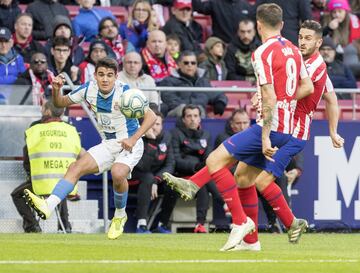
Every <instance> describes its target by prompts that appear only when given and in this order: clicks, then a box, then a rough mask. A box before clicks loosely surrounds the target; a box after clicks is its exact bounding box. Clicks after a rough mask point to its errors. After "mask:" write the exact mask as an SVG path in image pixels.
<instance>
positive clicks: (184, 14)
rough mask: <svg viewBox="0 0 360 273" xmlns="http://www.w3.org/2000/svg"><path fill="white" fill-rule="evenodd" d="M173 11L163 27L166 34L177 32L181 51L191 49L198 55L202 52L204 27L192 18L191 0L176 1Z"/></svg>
mask: <svg viewBox="0 0 360 273" xmlns="http://www.w3.org/2000/svg"><path fill="white" fill-rule="evenodd" d="M171 12H172V14H173V15H172V16H171V17H170V19H169V20H168V21H167V22H166V24H165V26H164V27H163V31H164V32H165V34H166V35H169V34H176V35H177V36H178V37H179V39H180V42H181V51H184V50H191V51H194V52H195V53H196V55H199V54H200V53H202V52H203V51H202V49H201V47H200V43H202V27H201V25H200V24H199V23H197V22H196V21H194V20H193V19H192V4H191V0H187V1H184V0H183V1H178V0H176V1H174V5H173V7H172V8H171Z"/></svg>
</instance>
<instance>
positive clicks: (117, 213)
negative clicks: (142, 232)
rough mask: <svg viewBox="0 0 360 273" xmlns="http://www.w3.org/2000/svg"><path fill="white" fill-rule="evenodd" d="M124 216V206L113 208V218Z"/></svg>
mask: <svg viewBox="0 0 360 273" xmlns="http://www.w3.org/2000/svg"><path fill="white" fill-rule="evenodd" d="M125 216H126V212H125V208H122V209H115V213H114V217H115V218H123V217H125Z"/></svg>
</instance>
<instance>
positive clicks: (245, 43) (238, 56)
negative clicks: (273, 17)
mask: <svg viewBox="0 0 360 273" xmlns="http://www.w3.org/2000/svg"><path fill="white" fill-rule="evenodd" d="M260 45H261V42H260V40H259V39H258V38H257V36H256V30H255V23H254V21H252V20H249V19H243V20H241V21H240V23H239V28H238V30H237V35H236V36H234V38H233V39H232V41H231V43H230V44H229V46H228V48H227V52H226V55H225V59H224V61H225V64H226V67H227V69H228V74H227V79H228V80H233V81H252V82H255V74H254V68H253V66H252V63H251V54H252V53H253V52H254V51H255V49H256V48H257V47H258V46H260Z"/></svg>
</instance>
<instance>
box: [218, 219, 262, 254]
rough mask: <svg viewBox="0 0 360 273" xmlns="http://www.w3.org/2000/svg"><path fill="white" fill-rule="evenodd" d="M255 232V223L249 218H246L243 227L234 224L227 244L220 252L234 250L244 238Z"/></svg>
mask: <svg viewBox="0 0 360 273" xmlns="http://www.w3.org/2000/svg"><path fill="white" fill-rule="evenodd" d="M254 231H255V223H254V221H253V220H251V219H250V218H249V217H247V218H246V222H245V223H243V224H241V225H235V224H233V227H232V229H231V232H230V235H229V238H228V240H227V242H226V244H225V245H224V246H223V247H222V248H221V249H220V251H230V250H233V248H235V247H236V246H237V245H238V244H240V242H241V241H242V240H243V239H244V237H245V236H246V235H247V234H249V233H251V232H254Z"/></svg>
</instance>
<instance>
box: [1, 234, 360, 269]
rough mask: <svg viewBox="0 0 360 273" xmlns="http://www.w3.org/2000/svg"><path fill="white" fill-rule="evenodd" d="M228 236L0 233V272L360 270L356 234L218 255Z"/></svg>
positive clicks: (267, 239)
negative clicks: (114, 238) (114, 239)
mask: <svg viewBox="0 0 360 273" xmlns="http://www.w3.org/2000/svg"><path fill="white" fill-rule="evenodd" d="M226 239H227V234H205V235H203V234H173V235H160V234H149V235H136V234H124V235H123V236H122V237H121V238H119V239H118V240H116V241H109V240H108V239H107V238H106V235H105V234H90V235H88V234H68V235H64V234H0V273H5V272H6V273H7V272H9V273H17V272H34V273H43V272H44V273H45V272H46V273H62V272H71V273H80V272H81V273H82V272H84V273H91V272H94V273H95V272H96V273H98V272H99V273H102V272H126V273H132V272H142V273H143V272H144V273H153V272H154V273H155V272H156V273H161V272H166V273H178V272H183V273H193V272H204V273H211V272H227V273H231V272H246V273H251V272H261V273H272V272H274V273H284V272H291V273H296V272H302V273H304V272H306V273H307V272H316V273H320V272H324V273H331V272H334V273H335V272H336V273H338V272H339V273H340V272H344V273H351V272H360V234H305V235H303V238H302V239H301V242H300V243H299V244H298V245H290V244H289V243H288V242H287V237H286V235H268V234H260V240H261V243H262V251H261V252H257V253H255V252H226V253H222V252H219V251H218V249H219V248H220V247H221V246H222V245H223V244H224V243H225V241H226Z"/></svg>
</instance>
